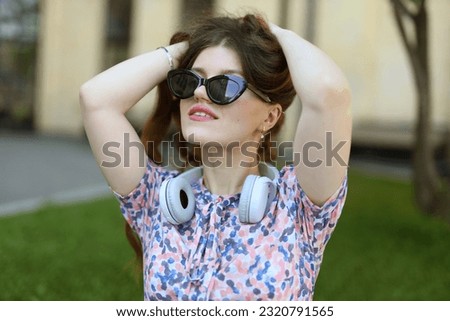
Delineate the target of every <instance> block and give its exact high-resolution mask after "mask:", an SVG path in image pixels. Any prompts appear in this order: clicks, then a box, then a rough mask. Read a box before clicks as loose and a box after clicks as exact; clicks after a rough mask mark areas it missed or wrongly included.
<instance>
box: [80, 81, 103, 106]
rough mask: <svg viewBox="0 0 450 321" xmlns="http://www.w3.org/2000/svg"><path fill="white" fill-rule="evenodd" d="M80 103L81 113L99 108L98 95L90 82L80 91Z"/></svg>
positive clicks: (82, 86)
mask: <svg viewBox="0 0 450 321" xmlns="http://www.w3.org/2000/svg"><path fill="white" fill-rule="evenodd" d="M79 102H80V107H81V111H82V112H83V113H85V112H87V111H93V110H95V109H97V108H98V105H99V104H98V102H97V95H96V93H95V90H94V88H92V86H91V85H90V83H89V81H88V82H86V83H84V84H83V85H81V87H80V90H79Z"/></svg>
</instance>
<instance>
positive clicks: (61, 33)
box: [35, 0, 106, 136]
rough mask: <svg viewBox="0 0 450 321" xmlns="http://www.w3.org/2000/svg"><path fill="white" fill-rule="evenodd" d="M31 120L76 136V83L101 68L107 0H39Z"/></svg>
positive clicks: (78, 119)
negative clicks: (38, 27) (35, 69)
mask: <svg viewBox="0 0 450 321" xmlns="http://www.w3.org/2000/svg"><path fill="white" fill-rule="evenodd" d="M40 12H41V13H40V22H41V26H40V34H39V49H38V50H39V52H38V59H39V60H38V61H39V62H38V75H37V82H36V83H37V91H36V92H37V96H36V119H35V125H36V128H37V130H38V131H39V132H42V133H48V134H62V135H71V136H80V135H82V133H83V126H82V122H81V113H80V107H79V103H78V91H79V88H80V85H81V84H82V83H83V82H84V81H86V80H87V79H89V78H90V77H92V76H94V75H95V74H96V73H98V72H99V71H100V66H101V65H102V62H101V59H102V50H103V44H104V26H105V17H106V0H96V1H91V0H64V1H61V0H41V2H40Z"/></svg>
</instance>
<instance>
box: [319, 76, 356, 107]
mask: <svg viewBox="0 0 450 321" xmlns="http://www.w3.org/2000/svg"><path fill="white" fill-rule="evenodd" d="M321 87H322V88H321V95H319V97H321V99H320V101H319V105H320V106H322V108H326V109H327V110H329V109H345V110H347V111H348V110H349V109H350V106H351V104H352V93H351V89H350V86H349V85H348V82H347V81H346V80H345V79H343V78H341V79H339V78H338V79H332V78H329V79H325V80H324V81H323V83H322V86H321Z"/></svg>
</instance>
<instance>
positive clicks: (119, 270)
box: [0, 198, 142, 301]
mask: <svg viewBox="0 0 450 321" xmlns="http://www.w3.org/2000/svg"><path fill="white" fill-rule="evenodd" d="M123 222H124V220H123V218H122V217H121V214H120V211H119V209H118V202H117V201H116V200H114V199H112V198H108V199H106V200H100V201H95V202H91V203H86V204H77V205H74V206H49V207H46V208H44V209H42V210H39V211H37V212H36V213H32V214H26V215H20V216H15V217H9V218H3V219H1V220H0V266H1V267H0V269H1V273H0V289H1V290H0V300H71V301H75V300H142V290H141V285H140V282H139V279H140V277H139V276H138V277H136V274H133V272H132V269H133V267H132V259H133V257H134V256H133V255H134V252H133V251H132V250H131V248H130V247H129V246H128V243H127V240H126V238H125V236H124V229H123V226H124V225H123V224H124V223H123Z"/></svg>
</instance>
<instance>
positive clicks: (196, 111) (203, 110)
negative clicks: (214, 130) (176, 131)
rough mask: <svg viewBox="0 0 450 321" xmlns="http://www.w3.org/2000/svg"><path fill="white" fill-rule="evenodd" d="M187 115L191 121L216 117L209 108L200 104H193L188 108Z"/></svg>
mask: <svg viewBox="0 0 450 321" xmlns="http://www.w3.org/2000/svg"><path fill="white" fill-rule="evenodd" d="M188 115H189V119H190V120H193V121H211V120H214V119H217V118H218V117H217V115H216V114H214V112H213V111H212V110H211V109H209V108H207V107H205V106H202V105H195V106H193V107H192V108H191V109H189V113H188Z"/></svg>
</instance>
